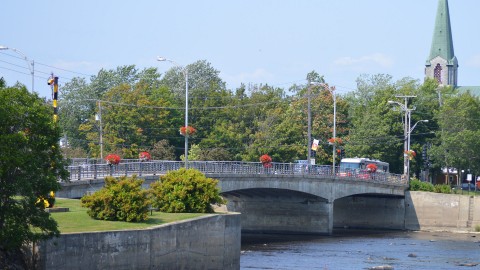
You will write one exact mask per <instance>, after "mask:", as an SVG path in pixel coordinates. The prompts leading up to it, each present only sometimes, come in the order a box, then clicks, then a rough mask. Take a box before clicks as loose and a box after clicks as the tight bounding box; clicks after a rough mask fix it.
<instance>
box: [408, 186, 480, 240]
mask: <svg viewBox="0 0 480 270" xmlns="http://www.w3.org/2000/svg"><path fill="white" fill-rule="evenodd" d="M477 225H480V197H478V196H466V195H457V194H440V193H431V192H419V191H410V192H405V229H407V230H432V229H440V230H447V231H455V230H462V231H465V230H467V231H473V230H474V229H475V226H477Z"/></svg>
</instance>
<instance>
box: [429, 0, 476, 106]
mask: <svg viewBox="0 0 480 270" xmlns="http://www.w3.org/2000/svg"><path fill="white" fill-rule="evenodd" d="M425 77H426V78H434V79H435V80H437V81H438V83H439V84H440V86H452V87H454V88H456V89H457V90H458V91H459V92H460V93H462V92H467V91H470V93H471V94H472V95H474V96H477V97H480V86H459V85H458V60H457V57H456V56H455V52H454V50H453V38H452V27H451V24H450V12H449V8H448V0H439V1H438V9H437V17H436V19H435V27H434V31H433V39H432V47H431V49H430V55H429V57H428V59H427V62H426V64H425Z"/></svg>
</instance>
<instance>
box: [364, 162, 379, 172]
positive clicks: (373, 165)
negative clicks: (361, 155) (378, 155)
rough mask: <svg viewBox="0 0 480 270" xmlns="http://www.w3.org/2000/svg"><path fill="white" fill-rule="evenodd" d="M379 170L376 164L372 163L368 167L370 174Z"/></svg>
mask: <svg viewBox="0 0 480 270" xmlns="http://www.w3.org/2000/svg"><path fill="white" fill-rule="evenodd" d="M377 169H378V167H377V165H375V164H372V163H370V164H368V165H367V172H369V173H374V172H376V171H377Z"/></svg>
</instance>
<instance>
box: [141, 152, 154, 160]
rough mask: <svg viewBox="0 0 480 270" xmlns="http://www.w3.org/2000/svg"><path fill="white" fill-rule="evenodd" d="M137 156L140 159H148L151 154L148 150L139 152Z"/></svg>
mask: <svg viewBox="0 0 480 270" xmlns="http://www.w3.org/2000/svg"><path fill="white" fill-rule="evenodd" d="M138 158H139V159H140V160H142V161H149V160H150V159H152V156H150V153H148V152H140V154H138Z"/></svg>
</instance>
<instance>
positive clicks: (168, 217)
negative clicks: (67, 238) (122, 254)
mask: <svg viewBox="0 0 480 270" xmlns="http://www.w3.org/2000/svg"><path fill="white" fill-rule="evenodd" d="M55 207H67V208H69V209H70V211H69V212H61V213H51V215H52V217H53V218H54V219H55V220H56V221H57V223H58V228H59V230H60V232H61V233H73V232H93V231H112V230H131V229H144V228H148V227H151V226H156V225H161V224H165V223H169V222H174V221H179V220H184V219H189V218H194V217H198V216H202V215H205V214H197V213H181V214H171V213H162V212H155V211H153V212H152V215H149V216H148V220H147V221H144V222H138V223H132V222H121V221H102V220H94V219H92V218H91V217H90V216H89V215H87V208H83V207H81V206H80V200H73V199H60V198H57V199H56V202H55Z"/></svg>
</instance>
